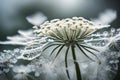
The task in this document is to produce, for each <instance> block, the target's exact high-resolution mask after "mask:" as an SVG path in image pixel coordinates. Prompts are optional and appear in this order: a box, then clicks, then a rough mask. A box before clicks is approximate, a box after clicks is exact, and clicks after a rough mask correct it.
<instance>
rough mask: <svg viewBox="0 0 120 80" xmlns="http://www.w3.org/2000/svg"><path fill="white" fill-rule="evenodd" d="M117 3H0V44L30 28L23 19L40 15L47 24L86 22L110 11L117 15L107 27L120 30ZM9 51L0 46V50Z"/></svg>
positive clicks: (22, 0)
mask: <svg viewBox="0 0 120 80" xmlns="http://www.w3.org/2000/svg"><path fill="white" fill-rule="evenodd" d="M119 5H120V4H119V0H0V41H4V40H6V36H12V35H15V34H17V31H18V30H27V29H30V28H32V26H33V25H32V24H30V23H28V21H27V20H26V16H29V15H32V14H34V13H36V12H42V13H43V14H44V15H45V16H47V18H48V20H51V19H54V18H60V19H62V18H68V17H74V16H78V17H79V16H81V17H85V18H87V19H94V18H97V17H98V15H99V14H100V13H101V12H104V11H105V10H108V9H112V10H114V11H116V13H117V19H115V20H114V21H113V22H112V23H111V24H110V25H111V26H112V27H115V28H118V27H119V26H120V10H119V9H120V6H119ZM6 48H9V47H8V46H7V47H6V46H2V45H0V50H1V51H2V50H3V49H6Z"/></svg>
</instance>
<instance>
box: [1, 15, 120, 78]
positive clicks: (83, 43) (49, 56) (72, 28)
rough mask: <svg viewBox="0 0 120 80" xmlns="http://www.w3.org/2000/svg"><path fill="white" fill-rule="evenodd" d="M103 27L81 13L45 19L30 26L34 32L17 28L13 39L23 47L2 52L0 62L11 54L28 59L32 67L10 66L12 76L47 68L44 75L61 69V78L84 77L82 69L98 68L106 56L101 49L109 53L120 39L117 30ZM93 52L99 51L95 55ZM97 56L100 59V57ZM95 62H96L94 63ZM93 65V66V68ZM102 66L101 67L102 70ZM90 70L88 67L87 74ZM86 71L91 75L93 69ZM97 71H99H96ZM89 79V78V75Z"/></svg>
mask: <svg viewBox="0 0 120 80" xmlns="http://www.w3.org/2000/svg"><path fill="white" fill-rule="evenodd" d="M105 27H108V25H107V26H106V25H97V24H95V23H93V22H91V21H89V20H86V19H84V18H82V17H73V18H66V19H62V20H60V19H53V20H51V21H46V22H45V23H43V24H42V25H40V26H39V27H38V26H34V27H33V28H34V29H35V30H34V32H35V33H33V32H32V31H30V35H28V34H27V33H28V32H29V31H28V32H25V31H19V33H20V35H21V36H19V38H18V37H17V42H16V43H17V44H18V45H25V48H22V49H20V50H19V55H16V53H17V52H16V51H13V53H14V54H13V55H12V56H10V58H9V57H7V58H5V56H4V58H2V57H0V59H1V61H2V60H3V61H2V62H6V61H8V60H10V61H12V60H13V59H14V57H15V58H16V57H17V59H24V60H29V61H31V62H30V64H31V65H32V66H31V67H32V68H31V67H28V66H13V68H12V70H13V72H14V73H16V75H15V76H14V78H16V79H27V77H30V76H29V73H31V72H35V76H36V77H38V76H40V75H41V74H42V73H43V74H45V73H47V72H48V75H47V76H49V75H51V74H53V73H52V72H54V74H55V75H54V76H58V75H56V74H58V73H56V71H58V72H59V73H61V74H62V73H65V75H64V74H62V75H64V76H65V79H64V80H66V79H67V80H68V79H69V80H82V79H83V78H84V77H83V76H81V73H82V74H83V75H84V74H86V73H87V71H85V70H86V69H87V70H88V71H89V69H90V70H94V72H95V71H96V70H98V69H97V68H98V65H99V64H100V63H101V61H102V62H104V61H105V60H106V61H107V59H110V57H108V56H107V57H104V53H107V52H105V50H108V51H109V52H110V53H113V52H111V51H112V47H114V48H116V49H117V50H118V51H119V45H118V44H117V43H118V42H119V40H120V36H119V35H120V32H119V31H117V32H116V30H114V29H112V30H111V31H104V32H103V31H101V30H100V29H102V28H105ZM97 31H99V32H97ZM109 32H110V34H109ZM14 38H16V36H15V37H14ZM14 38H12V37H8V39H9V40H10V41H8V42H0V44H8V43H10V44H11V43H12V44H16V43H14V41H15V40H14ZM11 41H12V42H11ZM102 49H103V50H102ZM6 53H9V52H6ZM10 53H12V52H10ZM97 53H100V54H101V53H103V54H102V56H99V54H97ZM7 55H8V54H7ZM14 55H16V56H14ZM42 57H43V58H42ZM103 57H104V58H103ZM11 58H12V59H11ZM100 58H102V59H103V60H100ZM15 60H16V59H15ZM13 61H14V60H13ZM96 62H97V63H99V64H96ZM82 63H83V64H82ZM105 63H106V62H104V63H102V66H103V65H106V64H105ZM85 64H86V65H85ZM33 65H34V66H33ZM96 65H97V68H93V66H96ZM39 68H40V69H39ZM54 68H55V69H54ZM81 68H82V70H81ZM38 69H39V70H38ZM62 69H63V70H64V71H63V72H62V71H61V70H62ZM74 69H75V70H74ZM109 69H110V68H109ZM104 70H106V68H104ZM104 70H102V71H103V72H104ZM107 70H108V68H107ZM90 73H91V71H90V72H89V73H88V74H90ZM73 74H74V75H73ZM75 75H76V76H75ZM90 75H95V73H93V74H90ZM99 75H102V74H101V73H100V74H99ZM52 76H53V75H52ZM73 76H74V77H75V78H74V77H73ZM88 78H89V77H88ZM92 78H93V77H92ZM85 79H87V78H85ZM95 79H96V78H95ZM100 79H101V78H100ZM55 80H56V79H55ZM90 80H93V79H91V78H90Z"/></svg>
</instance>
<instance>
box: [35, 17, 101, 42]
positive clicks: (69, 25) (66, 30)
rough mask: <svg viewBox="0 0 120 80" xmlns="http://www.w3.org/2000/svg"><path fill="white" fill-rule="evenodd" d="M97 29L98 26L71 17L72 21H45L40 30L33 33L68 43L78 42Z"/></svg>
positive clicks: (80, 18) (68, 19) (82, 19)
mask: <svg viewBox="0 0 120 80" xmlns="http://www.w3.org/2000/svg"><path fill="white" fill-rule="evenodd" d="M97 29H99V25H95V24H94V23H92V22H91V21H88V20H86V19H84V18H82V17H79V18H78V17H73V18H72V19H70V18H67V19H62V20H59V19H54V20H51V21H50V22H48V21H46V22H45V23H44V24H42V25H41V26H40V29H38V30H35V32H37V33H38V34H40V35H41V36H44V37H48V38H50V39H53V40H56V41H61V42H66V41H67V42H68V41H79V40H80V39H82V38H85V37H87V36H88V35H90V34H92V33H93V32H95V31H96V30H97Z"/></svg>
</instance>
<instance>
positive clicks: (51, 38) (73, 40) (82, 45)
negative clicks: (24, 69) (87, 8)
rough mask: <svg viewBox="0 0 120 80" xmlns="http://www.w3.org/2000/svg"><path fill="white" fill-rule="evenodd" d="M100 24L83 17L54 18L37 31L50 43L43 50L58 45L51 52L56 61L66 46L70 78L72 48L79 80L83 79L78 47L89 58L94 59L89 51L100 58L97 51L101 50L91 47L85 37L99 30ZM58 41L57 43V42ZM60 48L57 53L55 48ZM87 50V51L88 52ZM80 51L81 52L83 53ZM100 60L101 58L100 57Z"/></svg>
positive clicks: (66, 63)
mask: <svg viewBox="0 0 120 80" xmlns="http://www.w3.org/2000/svg"><path fill="white" fill-rule="evenodd" d="M98 29H100V28H99V26H97V25H95V24H94V23H92V22H91V21H88V20H86V19H84V18H82V17H79V18H77V17H73V18H72V19H70V18H67V19H62V20H59V19H54V20H51V21H50V22H49V21H46V22H45V23H44V24H42V25H41V26H40V28H39V29H38V28H36V30H35V32H36V33H37V34H38V35H39V36H40V37H41V38H46V40H47V42H48V43H50V44H48V45H47V46H45V48H44V49H43V51H45V50H46V49H48V48H49V47H52V46H54V45H56V47H55V48H54V49H53V50H52V52H51V53H50V56H51V55H54V54H55V57H54V61H55V59H56V58H57V57H58V55H59V54H60V53H61V51H62V49H63V48H66V51H65V67H66V73H67V76H68V78H69V79H70V76H69V70H68V69H67V68H68V62H67V61H68V59H67V58H68V54H70V53H69V51H70V49H71V52H72V58H73V61H74V65H75V69H76V76H77V80H82V77H81V72H80V67H79V64H78V61H77V60H78V59H77V58H78V57H77V56H78V55H79V54H77V53H76V49H79V50H80V52H81V53H82V54H84V55H85V56H86V57H87V58H89V59H90V60H92V61H94V59H92V58H91V57H90V56H89V55H88V53H90V54H91V55H93V56H94V57H96V58H97V59H98V57H97V56H96V54H95V53H94V51H95V52H99V51H98V50H97V49H95V48H93V47H91V46H90V45H88V44H87V43H86V42H85V39H86V38H87V37H88V36H89V35H90V34H92V33H94V32H95V31H97V30H98ZM55 43H56V44H55ZM56 49H58V51H57V53H54V52H55V50H56ZM91 50H92V51H93V52H92V51H91ZM86 52H87V53H86ZM81 53H80V54H81ZM98 60H99V59H98Z"/></svg>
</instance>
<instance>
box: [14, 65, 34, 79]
mask: <svg viewBox="0 0 120 80" xmlns="http://www.w3.org/2000/svg"><path fill="white" fill-rule="evenodd" d="M12 69H13V72H14V73H16V74H15V76H14V78H15V79H18V80H19V79H27V77H30V75H29V73H30V72H32V71H31V67H29V66H24V65H20V66H14V67H13V68H12Z"/></svg>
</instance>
